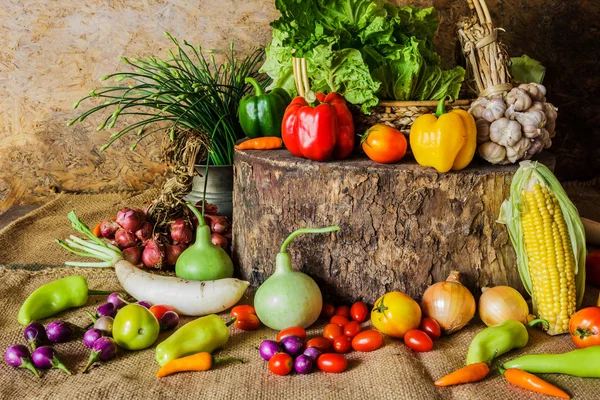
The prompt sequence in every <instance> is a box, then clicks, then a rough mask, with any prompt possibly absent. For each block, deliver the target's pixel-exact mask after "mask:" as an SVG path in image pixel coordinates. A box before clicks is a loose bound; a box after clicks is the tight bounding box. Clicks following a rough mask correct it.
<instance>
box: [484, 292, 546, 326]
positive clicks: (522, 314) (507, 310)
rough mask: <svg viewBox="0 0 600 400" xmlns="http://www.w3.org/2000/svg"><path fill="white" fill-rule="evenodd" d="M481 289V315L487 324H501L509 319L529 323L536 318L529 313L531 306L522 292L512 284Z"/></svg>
mask: <svg viewBox="0 0 600 400" xmlns="http://www.w3.org/2000/svg"><path fill="white" fill-rule="evenodd" d="M481 291H482V295H481V297H480V298H479V317H480V318H481V320H482V321H483V323H484V324H486V325H487V326H492V325H497V324H501V323H502V322H504V321H506V320H507V319H514V320H517V321H519V322H522V323H524V324H527V323H529V321H530V320H532V319H534V318H535V317H534V316H533V315H530V314H529V306H528V305H527V302H526V301H525V299H524V298H523V296H521V293H519V292H517V291H516V290H515V289H513V288H511V287H510V286H496V287H493V288H483V289H481Z"/></svg>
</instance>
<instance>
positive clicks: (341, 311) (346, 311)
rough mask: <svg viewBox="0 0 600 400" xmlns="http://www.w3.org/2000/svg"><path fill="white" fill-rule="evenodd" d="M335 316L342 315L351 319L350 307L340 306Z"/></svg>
mask: <svg viewBox="0 0 600 400" xmlns="http://www.w3.org/2000/svg"><path fill="white" fill-rule="evenodd" d="M335 315H341V316H342V317H346V318H350V307H348V306H339V307H338V308H336V309H335Z"/></svg>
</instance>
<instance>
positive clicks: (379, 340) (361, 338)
mask: <svg viewBox="0 0 600 400" xmlns="http://www.w3.org/2000/svg"><path fill="white" fill-rule="evenodd" d="M382 344H383V335H382V334H381V332H379V331H376V330H375V329H369V330H368V331H363V332H361V333H359V334H358V335H356V336H354V339H352V348H353V349H354V350H356V351H373V350H377V349H378V348H380V347H381V345H382Z"/></svg>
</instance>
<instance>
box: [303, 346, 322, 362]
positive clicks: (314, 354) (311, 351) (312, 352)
mask: <svg viewBox="0 0 600 400" xmlns="http://www.w3.org/2000/svg"><path fill="white" fill-rule="evenodd" d="M302 354H304V355H305V356H308V357H310V359H311V360H313V362H316V361H317V360H318V359H319V356H320V355H321V350H319V349H317V348H316V347H308V348H307V349H306V350H304V353H302Z"/></svg>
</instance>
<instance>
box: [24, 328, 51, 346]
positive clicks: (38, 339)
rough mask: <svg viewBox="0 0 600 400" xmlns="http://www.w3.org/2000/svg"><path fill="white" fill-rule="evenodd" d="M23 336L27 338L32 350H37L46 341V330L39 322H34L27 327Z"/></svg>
mask: <svg viewBox="0 0 600 400" xmlns="http://www.w3.org/2000/svg"><path fill="white" fill-rule="evenodd" d="M23 336H25V340H27V343H29V345H30V346H31V348H32V349H33V350H35V349H36V348H37V347H38V346H39V345H40V344H42V343H44V340H46V328H44V325H42V324H40V323H39V322H35V321H34V322H32V323H30V324H29V325H27V326H26V327H25V330H24V331H23Z"/></svg>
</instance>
